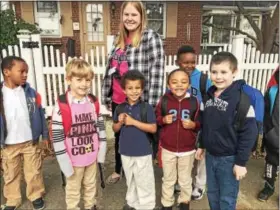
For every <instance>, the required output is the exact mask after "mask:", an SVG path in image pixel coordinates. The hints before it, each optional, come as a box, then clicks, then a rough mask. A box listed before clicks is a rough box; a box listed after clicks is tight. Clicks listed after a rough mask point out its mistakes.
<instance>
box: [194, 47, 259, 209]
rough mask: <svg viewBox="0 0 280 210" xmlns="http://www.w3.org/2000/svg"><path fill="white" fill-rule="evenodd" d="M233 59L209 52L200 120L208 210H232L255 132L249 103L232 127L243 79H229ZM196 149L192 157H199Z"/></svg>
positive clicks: (233, 69)
mask: <svg viewBox="0 0 280 210" xmlns="http://www.w3.org/2000/svg"><path fill="white" fill-rule="evenodd" d="M236 72H237V59H236V58H235V56H234V55H233V54H231V53H229V52H220V53H217V54H215V55H214V56H213V58H212V60H211V63H210V77H211V81H212V82H213V84H214V86H212V87H210V88H209V90H208V99H207V100H206V103H205V104H204V111H203V120H202V138H201V139H202V141H201V142H200V143H201V144H200V147H202V148H205V149H206V151H207V153H206V174H207V186H208V190H207V195H208V200H209V205H210V208H211V210H222V209H231V210H235V207H236V200H237V196H238V191H239V180H241V179H242V178H244V177H245V175H246V173H247V169H246V162H247V161H248V159H249V156H250V153H251V150H252V147H253V145H254V143H255V140H256V138H257V135H258V130H257V123H256V119H255V112H254V108H253V106H252V105H250V107H249V109H248V111H247V115H246V118H245V122H244V125H243V127H242V128H241V129H238V130H237V131H236V130H235V127H234V124H235V123H234V122H235V121H234V119H235V114H236V108H237V106H238V104H239V102H240V96H241V91H242V90H241V89H242V87H243V85H245V82H244V80H237V81H233V80H234V77H235V76H236ZM203 151H204V150H203V149H198V150H197V153H196V158H197V159H201V158H203V156H202V155H203Z"/></svg>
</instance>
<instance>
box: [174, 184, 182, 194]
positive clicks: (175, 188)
mask: <svg viewBox="0 0 280 210" xmlns="http://www.w3.org/2000/svg"><path fill="white" fill-rule="evenodd" d="M180 192H181V187H180V185H179V184H175V187H174V193H175V194H176V193H180Z"/></svg>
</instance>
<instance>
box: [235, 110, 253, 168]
mask: <svg viewBox="0 0 280 210" xmlns="http://www.w3.org/2000/svg"><path fill="white" fill-rule="evenodd" d="M257 135H258V127H257V122H256V118H255V111H254V108H253V106H250V108H249V110H248V113H247V116H246V120H245V123H244V126H243V128H242V129H241V130H240V131H239V132H238V146H237V155H236V159H235V164H236V165H239V166H245V165H246V162H247V161H248V159H249V156H250V154H251V151H252V148H253V146H254V144H255V141H256V139H257Z"/></svg>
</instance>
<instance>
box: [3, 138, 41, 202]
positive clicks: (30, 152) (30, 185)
mask: <svg viewBox="0 0 280 210" xmlns="http://www.w3.org/2000/svg"><path fill="white" fill-rule="evenodd" d="M1 155H2V167H3V171H4V175H3V177H4V182H5V184H4V189H3V191H4V197H5V198H6V199H7V202H6V205H7V206H18V205H20V204H21V191H20V184H21V170H22V162H23V171H24V178H25V181H26V185H27V186H26V196H27V198H28V199H29V200H30V201H34V200H36V199H38V198H40V197H42V196H43V194H44V193H45V186H44V182H43V176H42V158H41V150H40V149H39V148H38V145H32V141H28V142H24V143H20V144H15V145H7V146H6V147H5V148H4V149H2V150H1Z"/></svg>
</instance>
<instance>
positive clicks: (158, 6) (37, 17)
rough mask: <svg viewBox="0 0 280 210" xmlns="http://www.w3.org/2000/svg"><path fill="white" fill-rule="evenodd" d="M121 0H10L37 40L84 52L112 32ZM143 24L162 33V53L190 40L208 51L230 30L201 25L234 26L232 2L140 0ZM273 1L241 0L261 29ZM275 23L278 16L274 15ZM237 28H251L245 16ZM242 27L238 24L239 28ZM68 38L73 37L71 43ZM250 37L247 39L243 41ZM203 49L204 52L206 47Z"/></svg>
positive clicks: (229, 34) (102, 42) (171, 52)
mask: <svg viewBox="0 0 280 210" xmlns="http://www.w3.org/2000/svg"><path fill="white" fill-rule="evenodd" d="M121 3H122V2H121V1H113V2H112V1H110V2H109V1H106V2H105V1H104V2H101V1H100V2H94V1H92V2H83V1H69V2H68V1H60V2H59V1H45V2H42V1H37V2H36V1H35V2H31V1H29V2H19V1H17V2H12V4H13V5H14V9H15V12H16V15H17V16H19V17H22V18H23V19H24V20H25V21H27V22H29V23H38V25H39V27H40V28H42V29H43V33H42V42H43V44H45V45H53V46H54V47H55V48H56V49H60V50H61V51H62V52H66V54H67V55H69V53H71V50H72V52H73V51H75V52H74V53H73V54H75V55H76V56H80V55H84V53H85V52H89V51H90V49H92V48H95V47H96V46H105V49H106V47H107V46H106V45H107V35H115V34H116V33H117V32H118V26H119V22H120V7H121ZM144 4H145V6H146V12H147V16H148V27H149V28H152V29H154V30H155V31H157V32H158V33H159V34H161V35H162V38H163V41H164V48H165V53H166V55H174V54H175V53H176V51H177V49H178V47H179V46H181V45H182V44H190V45H192V46H193V47H194V48H195V50H196V51H197V52H201V51H203V52H209V51H211V50H212V51H213V50H216V49H217V47H220V46H223V45H224V44H228V43H230V41H231V37H232V36H233V35H234V34H235V32H234V31H225V30H219V29H214V28H212V27H205V26H203V25H202V21H203V20H204V18H209V17H210V19H209V20H210V23H213V24H216V25H224V26H231V27H236V25H237V23H236V22H237V17H236V15H235V11H236V10H237V7H236V6H235V3H234V2H233V1H230V2H229V1H226V2H224V1H221V2H195V1H182V2H170V1H169V2H167V1H163V2H159V1H156V2H151V1H147V2H144ZM274 5H275V2H270V3H269V2H245V3H244V6H245V7H246V9H248V11H250V14H251V15H253V19H254V21H255V22H256V23H257V24H258V26H259V27H260V28H262V22H263V18H262V12H263V13H264V12H267V11H273V10H274V9H275V7H274ZM278 25H279V20H278ZM240 27H243V28H244V29H246V30H247V31H248V32H249V33H252V29H251V28H250V27H251V26H250V25H249V24H248V22H246V18H243V19H241V24H240ZM242 30H243V29H242ZM69 40H70V41H71V40H73V42H72V45H71V43H69ZM249 41H250V40H249ZM207 50H208V51H207Z"/></svg>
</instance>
